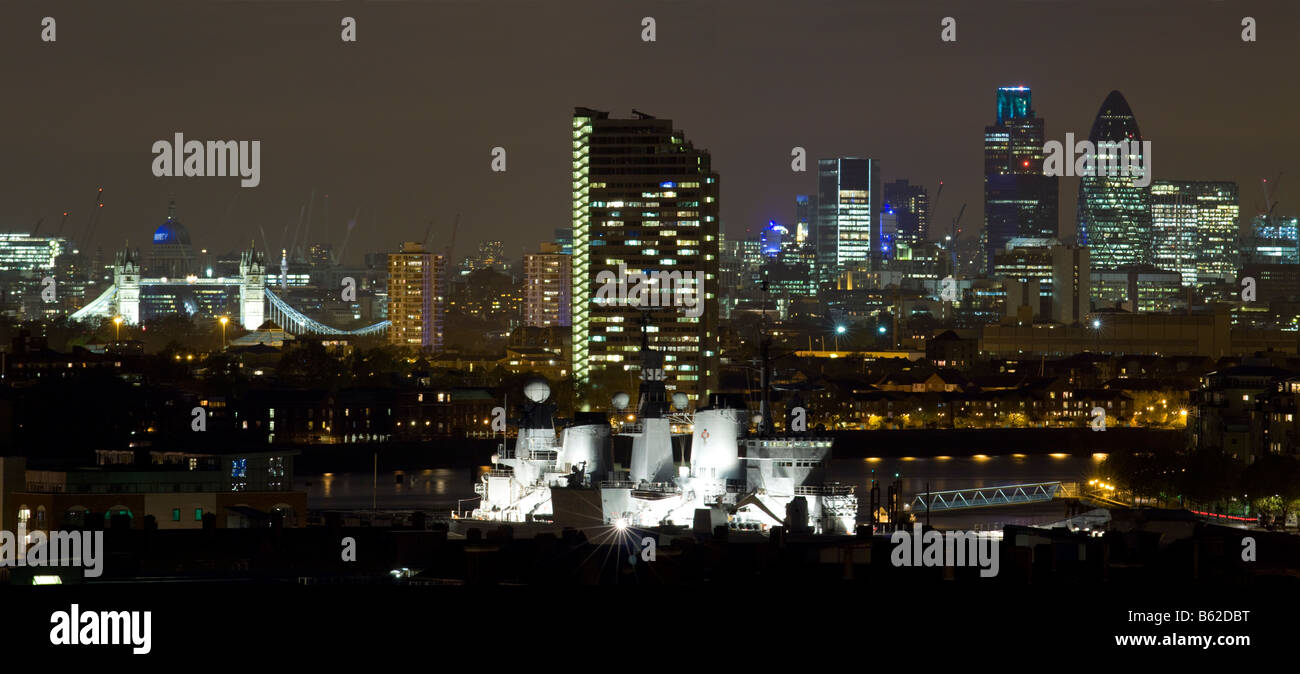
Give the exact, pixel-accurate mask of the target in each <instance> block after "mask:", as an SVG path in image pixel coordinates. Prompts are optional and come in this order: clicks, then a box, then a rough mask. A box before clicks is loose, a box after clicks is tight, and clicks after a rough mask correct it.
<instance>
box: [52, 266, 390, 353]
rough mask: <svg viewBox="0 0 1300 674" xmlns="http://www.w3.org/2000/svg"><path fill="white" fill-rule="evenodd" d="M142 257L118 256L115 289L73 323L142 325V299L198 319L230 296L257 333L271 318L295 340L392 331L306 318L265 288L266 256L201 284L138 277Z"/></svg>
mask: <svg viewBox="0 0 1300 674" xmlns="http://www.w3.org/2000/svg"><path fill="white" fill-rule="evenodd" d="M140 272H141V266H140V251H139V250H134V251H133V250H130V249H124V250H121V251H118V253H117V256H116V258H115V261H114V266H113V285H111V286H109V287H108V288H106V289H105V290H104V291H103V292H102V293H100V295H99V296H98V297H96V298H95V299H94V300H91V301H90V302H89V303H87V304H86V306H84V307H82V308H81V309H79V310H78V311H77V312H76V313H74V314H72V320H74V321H91V320H100V319H103V318H112V317H115V316H121V317H122V322H123V323H125V324H127V325H137V324H139V323H140V317H141V311H140V304H141V301H142V298H143V299H144V300H145V301H149V300H150V299H151V298H159V297H164V296H165V297H166V299H167V301H168V302H170V303H172V304H173V306H176V305H179V308H180V310H181V311H183V312H184V313H188V314H194V313H200V312H201V310H202V309H203V308H212V307H218V306H219V307H224V306H226V305H227V303H228V302H229V300H230V299H231V296H232V295H233V294H234V293H236V292H238V294H239V323H240V325H242V326H244V328H246V329H248V330H256V329H257V328H258V327H259V326H261V325H262V323H263V322H264V321H266V320H267V319H268V318H269V319H271V320H274V321H275V322H276V323H277V324H279V325H280V326H281V327H282V328H284V329H285V330H287V331H289V332H290V333H293V334H316V335H378V334H383V333H384V332H386V331H387V330H388V326H389V322H388V321H380V322H378V323H374V324H372V325H367V326H364V327H361V328H356V329H353V330H343V329H341V328H335V327H332V326H329V325H325V324H324V323H321V322H320V321H317V320H316V319H314V318H311V317H310V316H307V315H306V314H304V313H302V312H301V311H299V310H298V309H296V308H294V307H293V306H292V305H290V304H289V303H288V302H287V301H285V299H284V298H282V297H280V296H279V295H277V294H276V293H275V292H274V291H273V290H272V289H271V287H270V286H268V285H267V283H266V280H267V275H266V255H265V253H263V252H261V251H257V250H252V249H250V250H246V251H244V252H243V253H242V254H241V255H240V261H239V274H240V275H239V276H238V277H230V278H226V277H222V278H202V277H198V276H195V275H189V276H186V277H185V278H166V277H156V278H145V277H142V276H141V275H140Z"/></svg>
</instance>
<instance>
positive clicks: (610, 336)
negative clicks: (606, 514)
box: [572, 108, 719, 406]
mask: <svg viewBox="0 0 1300 674" xmlns="http://www.w3.org/2000/svg"><path fill="white" fill-rule="evenodd" d="M633 112H634V114H635V118H634V119H610V117H609V113H607V112H601V111H598V110H591V109H588V108H577V109H576V110H575V111H574V115H573V128H572V144H573V145H572V152H573V154H572V168H573V176H572V177H573V182H572V199H573V208H572V214H573V272H572V273H573V313H572V320H573V376H574V382H575V384H576V388H577V390H578V392H579V396H580V400H579V405H580V406H581V404H582V403H584V402H585V403H586V404H588V405H593V404H594V405H604V404H606V402H607V401H608V400H609V396H610V395H612V394H613V393H615V392H616V390H626V389H627V388H628V387H629V386H630V384H631V382H632V381H633V379H634V377H635V376H636V374H637V372H638V371H639V368H640V363H639V362H638V358H639V353H640V351H641V330H642V328H641V325H640V324H641V319H642V317H643V314H645V318H646V319H647V325H646V327H645V330H646V333H647V337H648V341H649V345H650V347H651V348H652V349H654V350H656V351H658V352H661V353H662V354H663V357H664V363H663V368H662V373H661V374H662V377H663V379H664V383H665V386H666V388H667V390H669V391H682V392H684V393H687V394H693V395H695V396H696V399H697V400H699V401H702V402H703V401H707V394H708V393H710V392H712V391H714V390H716V389H717V379H718V330H717V320H718V301H717V294H718V264H719V260H718V246H719V222H718V175H717V174H716V173H714V172H713V170H712V168H711V160H710V157H709V153H708V152H707V151H704V150H698V149H696V148H695V147H694V146H693V145H691V143H689V142H688V141H687V140H686V137H685V135H684V134H683V133H682V132H681V131H680V130H677V129H674V128H673V123H672V120H668V119H656V118H655V117H652V116H650V115H646V114H643V113H639V112H636V111H633ZM687 272H689V273H690V274H691V279H692V281H691V283H686V281H685V276H684V275H685V273H687ZM673 273H677V274H678V275H679V276H681V277H682V280H681V281H680V282H679V281H674V282H672V285H674V286H675V288H673V289H669V288H665V287H660V286H659V285H658V284H650V286H649V287H650V288H651V293H649V295H648V296H644V297H641V298H640V299H641V300H642V302H641V305H640V306H641V308H638V306H637V303H636V299H637V298H636V297H635V296H634V295H633V292H634V290H635V288H636V286H637V285H638V278H639V276H640V275H643V274H644V275H646V276H647V277H650V278H656V277H657V278H661V279H662V278H663V276H664V275H667V274H673ZM623 274H626V276H622V275H623ZM620 284H621V286H622V288H624V289H625V290H626V292H620V290H619V286H620ZM686 286H691V287H692V288H693V290H692V289H691V288H686ZM683 288H686V291H685V292H683ZM674 290H675V291H676V292H673V291H674ZM611 292H612V295H611ZM695 302H698V303H700V304H699V305H698V306H694V307H692V306H686V304H687V303H695ZM647 305H648V306H647ZM665 305H668V306H665ZM673 305H676V306H673Z"/></svg>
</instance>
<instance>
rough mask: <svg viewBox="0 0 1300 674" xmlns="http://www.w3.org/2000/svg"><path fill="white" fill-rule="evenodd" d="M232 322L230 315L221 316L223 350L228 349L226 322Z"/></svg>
mask: <svg viewBox="0 0 1300 674" xmlns="http://www.w3.org/2000/svg"><path fill="white" fill-rule="evenodd" d="M229 322H230V317H228V316H222V317H221V350H222V351H225V350H226V324H227V323H229Z"/></svg>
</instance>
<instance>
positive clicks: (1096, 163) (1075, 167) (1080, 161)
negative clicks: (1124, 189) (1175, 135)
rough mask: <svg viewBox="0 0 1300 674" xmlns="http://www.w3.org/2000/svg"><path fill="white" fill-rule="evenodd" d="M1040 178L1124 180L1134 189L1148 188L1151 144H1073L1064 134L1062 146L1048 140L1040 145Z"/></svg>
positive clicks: (1146, 142) (1133, 141)
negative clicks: (1041, 146) (1041, 151)
mask: <svg viewBox="0 0 1300 674" xmlns="http://www.w3.org/2000/svg"><path fill="white" fill-rule="evenodd" d="M1043 155H1044V157H1043V175H1045V176H1052V177H1062V176H1064V177H1072V176H1078V177H1085V176H1097V177H1107V178H1115V177H1125V178H1133V186H1134V187H1147V186H1149V185H1150V184H1151V141H1149V140H1143V141H1136V140H1116V141H1107V140H1103V141H1100V142H1098V143H1096V144H1094V143H1093V142H1092V141H1090V140H1081V141H1078V142H1077V143H1076V142H1075V140H1074V134H1072V133H1067V134H1065V144H1064V145H1062V144H1061V143H1060V142H1058V141H1055V140H1049V141H1047V143H1045V144H1044V145H1043Z"/></svg>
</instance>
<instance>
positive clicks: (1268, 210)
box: [1256, 173, 1282, 218]
mask: <svg viewBox="0 0 1300 674" xmlns="http://www.w3.org/2000/svg"><path fill="white" fill-rule="evenodd" d="M1281 180H1282V174H1281V173H1279V174H1277V177H1276V178H1274V179H1273V194H1277V184H1278V183H1279V182H1281ZM1259 183H1260V188H1261V189H1263V190H1264V205H1263V206H1262V207H1256V208H1257V209H1258V210H1259V214H1260V215H1262V216H1264V217H1265V218H1267V217H1269V216H1271V215H1273V209H1275V208H1277V202H1276V201H1274V200H1273V194H1270V193H1269V189H1268V178H1261V179H1260V181H1259Z"/></svg>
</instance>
